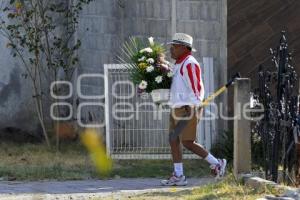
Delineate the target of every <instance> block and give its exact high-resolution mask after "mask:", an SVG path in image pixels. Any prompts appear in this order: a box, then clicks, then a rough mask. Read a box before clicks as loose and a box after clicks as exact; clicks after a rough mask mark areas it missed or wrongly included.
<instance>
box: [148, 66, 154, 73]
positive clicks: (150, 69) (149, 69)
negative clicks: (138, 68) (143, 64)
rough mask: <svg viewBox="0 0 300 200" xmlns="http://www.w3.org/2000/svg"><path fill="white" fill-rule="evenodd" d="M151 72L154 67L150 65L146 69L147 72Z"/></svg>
mask: <svg viewBox="0 0 300 200" xmlns="http://www.w3.org/2000/svg"><path fill="white" fill-rule="evenodd" d="M153 70H154V67H153V66H152V65H150V66H148V67H147V68H146V71H147V72H152V71H153Z"/></svg>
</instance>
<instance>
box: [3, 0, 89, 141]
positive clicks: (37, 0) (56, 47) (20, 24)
mask: <svg viewBox="0 0 300 200" xmlns="http://www.w3.org/2000/svg"><path fill="white" fill-rule="evenodd" d="M91 1H93V0H51V1H49V0H10V1H9V3H8V6H5V7H4V8H3V12H4V13H6V14H7V19H2V20H1V25H0V33H1V34H2V35H3V36H5V37H6V38H7V39H8V41H9V42H8V44H7V47H9V48H11V49H12V54H13V57H18V58H20V60H21V62H22V66H23V67H24V68H25V71H26V74H25V78H27V77H28V78H30V80H31V83H32V93H33V98H34V100H35V105H36V112H37V116H38V119H39V122H40V124H41V127H42V130H43V135H44V137H45V141H46V143H47V145H48V146H50V142H49V139H48V133H47V130H46V126H45V115H44V112H43V108H44V106H45V99H46V98H45V97H46V94H48V93H49V92H48V91H49V88H50V84H51V82H52V81H56V80H58V72H59V71H60V70H62V71H63V72H64V79H66V80H71V79H72V74H73V71H74V69H75V67H76V64H77V63H78V61H79V58H78V56H77V54H76V51H77V50H78V48H79V47H80V45H81V42H80V40H76V41H75V38H74V34H75V32H76V30H77V27H78V17H79V13H80V11H81V10H82V8H83V6H84V5H86V4H89V3H90V2H91ZM43 80H47V82H45V81H43ZM43 88H46V89H47V90H48V91H47V92H44V91H45V90H44V89H43ZM54 91H55V92H58V88H57V86H55V89H54ZM57 112H58V113H59V110H57Z"/></svg>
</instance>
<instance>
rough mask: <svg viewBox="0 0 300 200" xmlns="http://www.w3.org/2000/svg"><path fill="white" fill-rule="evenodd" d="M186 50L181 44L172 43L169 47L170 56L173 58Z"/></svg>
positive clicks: (176, 57) (178, 56)
mask: <svg viewBox="0 0 300 200" xmlns="http://www.w3.org/2000/svg"><path fill="white" fill-rule="evenodd" d="M186 51H187V48H186V47H185V46H184V45H181V44H172V45H171V47H170V53H171V57H172V58H173V59H175V60H176V59H178V58H180V57H181V56H182V55H184V54H185V53H186Z"/></svg>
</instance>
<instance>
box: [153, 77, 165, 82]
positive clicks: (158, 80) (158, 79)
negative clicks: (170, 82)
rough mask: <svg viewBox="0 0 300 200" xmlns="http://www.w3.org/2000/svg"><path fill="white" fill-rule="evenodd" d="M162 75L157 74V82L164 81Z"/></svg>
mask: <svg viewBox="0 0 300 200" xmlns="http://www.w3.org/2000/svg"><path fill="white" fill-rule="evenodd" d="M162 78H163V77H162V76H157V77H156V78H155V82H156V83H161V82H162Z"/></svg>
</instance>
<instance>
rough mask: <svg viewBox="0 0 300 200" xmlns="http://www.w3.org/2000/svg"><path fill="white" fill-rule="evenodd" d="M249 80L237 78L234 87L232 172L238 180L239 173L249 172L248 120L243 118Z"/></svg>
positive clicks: (249, 144)
mask: <svg viewBox="0 0 300 200" xmlns="http://www.w3.org/2000/svg"><path fill="white" fill-rule="evenodd" d="M249 102H250V79H249V78H239V79H237V80H236V81H235V85H234V155H233V172H234V176H235V177H236V178H238V175H239V174H241V173H249V172H250V171H251V129H250V120H247V119H246V118H245V117H246V116H247V115H246V114H245V110H244V109H243V108H247V109H248V110H249V106H247V107H245V105H246V104H248V105H250V104H249Z"/></svg>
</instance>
